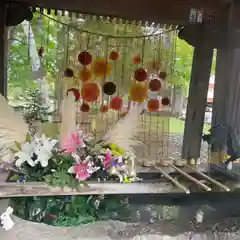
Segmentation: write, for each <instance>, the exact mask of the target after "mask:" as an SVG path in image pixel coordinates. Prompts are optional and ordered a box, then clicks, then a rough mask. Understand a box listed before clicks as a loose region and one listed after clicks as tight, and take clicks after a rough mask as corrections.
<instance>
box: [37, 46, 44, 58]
mask: <svg viewBox="0 0 240 240" xmlns="http://www.w3.org/2000/svg"><path fill="white" fill-rule="evenodd" d="M43 55H44V47H43V46H41V47H40V48H39V49H38V56H39V57H43Z"/></svg>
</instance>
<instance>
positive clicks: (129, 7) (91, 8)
mask: <svg viewBox="0 0 240 240" xmlns="http://www.w3.org/2000/svg"><path fill="white" fill-rule="evenodd" d="M18 2H24V3H28V4H30V5H32V6H38V7H43V8H48V9H55V8H58V9H60V10H66V11H71V12H81V13H87V14H95V15H102V16H113V17H121V18H124V19H127V20H141V21H148V22H157V23H161V24H165V23H169V24H181V25H186V24H189V14H190V9H191V8H198V9H201V8H203V9H204V15H203V17H204V21H205V22H206V21H207V20H208V17H209V15H211V14H212V13H217V16H219V15H220V14H218V13H221V12H220V11H221V10H222V8H221V7H222V6H221V4H222V3H221V1H219V0H212V1H209V0H194V1H193V0H184V1H178V0H171V1H159V0H149V1H141V4H139V1H137V0H131V1H128V0H122V1H114V0H102V1H99V0H88V1H79V0H72V1H65V0H51V1H49V0H18ZM219 17H220V19H221V16H219Z"/></svg>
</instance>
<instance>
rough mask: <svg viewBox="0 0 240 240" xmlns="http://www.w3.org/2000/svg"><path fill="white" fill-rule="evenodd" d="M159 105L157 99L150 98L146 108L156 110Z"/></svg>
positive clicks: (151, 110) (150, 110)
mask: <svg viewBox="0 0 240 240" xmlns="http://www.w3.org/2000/svg"><path fill="white" fill-rule="evenodd" d="M159 107H160V103H159V100H158V99H150V100H148V103H147V108H148V111H149V112H157V111H158V109H159Z"/></svg>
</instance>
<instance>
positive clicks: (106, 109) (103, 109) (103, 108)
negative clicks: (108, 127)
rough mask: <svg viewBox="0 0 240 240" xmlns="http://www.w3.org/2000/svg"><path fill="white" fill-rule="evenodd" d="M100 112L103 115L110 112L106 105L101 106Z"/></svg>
mask: <svg viewBox="0 0 240 240" xmlns="http://www.w3.org/2000/svg"><path fill="white" fill-rule="evenodd" d="M100 112H101V113H106V112H108V106H107V105H105V104H102V105H101V106H100Z"/></svg>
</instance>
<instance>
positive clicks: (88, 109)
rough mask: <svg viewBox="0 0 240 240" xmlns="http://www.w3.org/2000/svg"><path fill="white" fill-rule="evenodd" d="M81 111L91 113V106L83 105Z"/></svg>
mask: <svg viewBox="0 0 240 240" xmlns="http://www.w3.org/2000/svg"><path fill="white" fill-rule="evenodd" d="M80 110H81V111H82V112H89V111H90V106H89V104H87V103H83V104H82V105H81V107H80Z"/></svg>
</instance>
